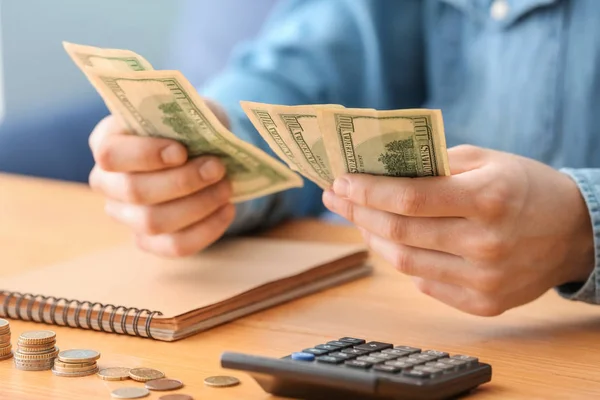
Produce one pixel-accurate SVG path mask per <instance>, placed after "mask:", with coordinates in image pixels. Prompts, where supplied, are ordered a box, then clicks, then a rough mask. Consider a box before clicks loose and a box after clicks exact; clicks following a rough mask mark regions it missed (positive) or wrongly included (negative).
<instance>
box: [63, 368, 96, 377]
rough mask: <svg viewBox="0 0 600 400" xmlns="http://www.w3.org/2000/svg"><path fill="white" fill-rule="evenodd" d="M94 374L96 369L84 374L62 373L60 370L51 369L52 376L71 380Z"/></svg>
mask: <svg viewBox="0 0 600 400" xmlns="http://www.w3.org/2000/svg"><path fill="white" fill-rule="evenodd" d="M96 372H98V368H95V369H92V370H89V371H84V372H64V371H60V370H56V369H54V368H52V373H53V374H54V375H56V376H65V377H71V378H81V377H84V376H89V375H94V374H95V373H96Z"/></svg>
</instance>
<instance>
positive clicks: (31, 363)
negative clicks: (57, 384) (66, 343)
mask: <svg viewBox="0 0 600 400" xmlns="http://www.w3.org/2000/svg"><path fill="white" fill-rule="evenodd" d="M17 345H18V346H17V350H16V351H15V352H14V357H15V367H17V369H20V370H23V371H46V370H49V369H51V368H52V365H53V364H54V359H55V358H56V355H57V354H58V351H59V349H58V347H56V333H54V332H52V331H28V332H23V333H22V334H21V335H20V336H19V340H18V342H17Z"/></svg>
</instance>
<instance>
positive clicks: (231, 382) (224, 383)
mask: <svg viewBox="0 0 600 400" xmlns="http://www.w3.org/2000/svg"><path fill="white" fill-rule="evenodd" d="M204 383H205V384H206V385H208V386H213V387H228V386H235V385H238V384H239V383H240V380H239V379H238V378H236V377H233V376H226V375H220V376H209V377H208V378H206V379H204Z"/></svg>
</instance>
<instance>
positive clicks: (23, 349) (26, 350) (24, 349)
mask: <svg viewBox="0 0 600 400" xmlns="http://www.w3.org/2000/svg"><path fill="white" fill-rule="evenodd" d="M17 351H18V352H19V353H21V354H30V355H39V354H48V353H52V352H54V351H55V347H54V346H52V347H49V348H47V349H41V350H40V349H35V350H31V349H30V348H28V347H22V346H19V347H18V348H17Z"/></svg>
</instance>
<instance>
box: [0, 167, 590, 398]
mask: <svg viewBox="0 0 600 400" xmlns="http://www.w3.org/2000/svg"><path fill="white" fill-rule="evenodd" d="M269 235H271V236H279V237H291V238H297V239H298V240H302V239H309V238H310V239H314V238H317V239H321V240H324V241H325V240H327V241H345V242H352V241H357V240H360V236H359V235H358V234H357V232H356V231H355V230H353V229H351V228H348V227H340V226H328V225H325V224H323V223H321V222H318V221H298V222H294V223H287V224H284V225H282V226H281V227H280V228H278V229H276V230H275V231H273V232H270V233H269ZM130 239H131V238H130V235H129V233H128V232H127V230H126V229H124V228H123V227H121V226H119V225H117V224H116V223H114V222H112V221H111V220H110V219H109V218H107V217H105V215H104V213H103V201H102V199H101V198H100V197H98V196H97V195H95V194H93V193H91V192H90V191H89V190H88V188H87V187H86V186H83V185H78V184H68V183H59V182H50V181H43V180H37V179H32V178H22V177H16V176H8V175H1V174H0V287H1V276H2V274H3V273H6V272H7V271H10V270H13V269H15V268H17V269H27V268H36V267H37V266H40V265H43V264H46V263H51V262H56V261H60V260H64V259H68V258H71V257H75V256H78V255H82V254H84V253H86V252H89V251H93V250H100V249H102V248H106V247H109V246H113V245H116V244H120V243H123V242H125V241H129V240H130ZM373 261H374V264H375V266H376V268H375V269H376V271H375V274H374V275H373V276H372V277H369V278H365V279H362V280H360V281H356V282H353V283H349V284H346V285H344V286H340V287H337V288H333V289H329V290H327V291H325V292H322V293H319V294H315V295H312V296H309V297H305V298H303V299H300V300H297V301H294V302H291V303H288V304H285V305H281V306H278V307H275V308H273V309H269V310H266V311H263V312H259V313H256V314H254V315H251V316H248V317H246V318H242V319H240V320H237V321H235V322H232V323H229V324H227V325H223V326H220V327H217V328H214V329H212V330H210V331H207V332H203V333H200V334H198V335H196V336H194V337H191V338H188V339H185V340H182V341H178V342H173V343H165V342H158V341H151V340H148V339H140V338H135V337H128V336H120V335H113V334H106V333H100V332H95V331H87V330H76V329H72V328H64V327H53V329H54V330H55V331H56V333H57V337H58V344H59V346H61V347H62V348H80V347H86V348H93V349H96V350H98V351H100V352H101V353H102V358H101V360H100V365H101V366H103V365H104V366H108V365H123V366H141V365H144V366H148V367H153V368H158V369H160V370H163V371H165V373H166V374H167V375H168V376H169V377H174V378H178V379H181V380H183V381H184V382H185V384H186V386H185V387H184V388H183V389H181V390H180V391H179V392H181V393H188V394H191V395H193V396H194V398H195V399H267V398H271V397H270V396H269V395H268V394H266V393H265V392H263V391H262V390H261V389H260V387H259V386H258V385H257V384H256V383H255V382H254V381H253V380H252V379H251V378H250V377H249V376H247V375H245V374H244V373H238V372H237V371H233V375H236V376H237V377H239V378H240V379H241V381H242V384H241V385H239V386H237V387H233V388H226V389H215V388H210V387H206V386H204V384H203V379H204V377H206V376H208V375H214V374H221V373H229V374H231V373H232V371H229V372H227V371H225V370H222V369H221V368H220V366H219V356H220V354H221V352H222V351H224V350H232V351H242V352H248V353H254V354H265V355H269V356H275V357H279V356H282V355H284V354H288V353H289V352H291V351H295V350H297V349H301V348H305V347H308V346H312V345H314V344H317V343H320V342H323V341H325V340H330V339H332V338H338V337H341V336H355V337H365V338H371V339H379V340H383V341H389V342H392V343H404V344H408V345H418V346H419V347H424V348H433V349H443V350H446V351H449V352H451V353H464V354H471V355H476V356H478V357H479V358H480V359H481V360H482V361H486V362H489V363H491V364H492V366H493V378H492V382H491V383H489V384H486V385H483V386H482V387H480V389H479V390H477V391H476V392H474V393H473V396H472V398H473V399H492V398H494V399H586V398H597V397H598V396H600V307H594V306H590V305H586V304H582V303H575V302H568V301H565V300H563V299H561V298H559V297H558V296H557V295H556V294H555V293H554V292H552V291H551V292H549V293H547V294H546V295H545V296H544V297H542V298H540V299H538V300H537V301H535V302H533V303H531V304H529V305H527V306H524V307H521V308H518V309H515V310H512V311H510V312H507V313H505V314H504V315H502V316H499V317H494V318H483V317H474V316H470V315H466V314H463V313H461V312H459V311H456V310H454V309H451V308H449V307H447V306H445V305H444V304H441V303H439V302H437V301H435V300H433V299H431V298H429V297H427V296H424V295H422V294H420V293H419V292H418V291H417V290H415V289H414V287H413V286H412V283H411V281H410V279H408V278H406V277H404V276H402V275H400V274H399V273H397V272H396V271H394V270H393V269H392V268H391V267H390V266H389V265H387V264H385V263H384V262H382V261H381V260H378V259H377V258H373ZM90 272H92V271H90ZM57 279H60V277H57ZM50 284H51V283H50ZM11 327H12V332H13V335H14V336H13V337H14V338H15V339H16V337H17V336H18V335H19V333H20V332H22V331H25V330H31V329H47V328H48V326H47V325H40V324H35V323H30V322H20V321H14V320H13V321H11ZM13 343H14V342H13ZM126 384H127V383H122V382H105V381H102V380H100V379H98V378H97V377H96V376H89V377H85V378H60V377H55V376H53V375H52V374H51V373H50V372H49V371H44V372H24V371H18V370H16V369H15V368H14V366H13V363H12V362H10V361H8V362H0V399H3V400H4V399H19V400H28V399H62V400H69V399H73V400H81V399H86V400H87V399H110V398H111V397H110V391H111V390H113V389H115V388H117V387H120V386H124V385H126ZM129 384H131V383H129ZM158 397H159V394H157V393H152V394H151V395H150V396H149V397H147V398H148V399H157V398H158ZM469 398H471V397H469Z"/></svg>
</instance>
